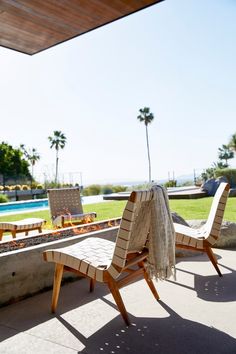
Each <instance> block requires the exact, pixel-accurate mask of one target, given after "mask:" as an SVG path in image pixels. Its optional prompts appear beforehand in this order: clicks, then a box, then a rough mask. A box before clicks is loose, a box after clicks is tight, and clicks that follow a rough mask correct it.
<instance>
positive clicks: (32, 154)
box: [20, 144, 40, 180]
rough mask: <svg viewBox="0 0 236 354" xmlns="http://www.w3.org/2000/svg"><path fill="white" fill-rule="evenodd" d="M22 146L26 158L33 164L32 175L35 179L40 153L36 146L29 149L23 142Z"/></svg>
mask: <svg viewBox="0 0 236 354" xmlns="http://www.w3.org/2000/svg"><path fill="white" fill-rule="evenodd" d="M20 148H21V150H22V151H23V153H24V155H25V157H26V159H27V160H28V161H29V162H30V164H31V176H32V180H33V179H34V165H35V163H36V162H37V161H38V160H39V159H40V155H39V153H38V152H37V150H36V149H35V148H32V150H31V149H29V150H27V149H26V148H25V145H24V144H21V145H20Z"/></svg>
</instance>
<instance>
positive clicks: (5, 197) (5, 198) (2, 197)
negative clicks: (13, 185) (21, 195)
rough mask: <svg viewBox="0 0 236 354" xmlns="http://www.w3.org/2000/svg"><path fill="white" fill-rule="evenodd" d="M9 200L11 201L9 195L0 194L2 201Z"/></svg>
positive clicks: (0, 201) (0, 200)
mask: <svg viewBox="0 0 236 354" xmlns="http://www.w3.org/2000/svg"><path fill="white" fill-rule="evenodd" d="M7 202H9V199H8V197H7V195H5V194H0V203H7Z"/></svg>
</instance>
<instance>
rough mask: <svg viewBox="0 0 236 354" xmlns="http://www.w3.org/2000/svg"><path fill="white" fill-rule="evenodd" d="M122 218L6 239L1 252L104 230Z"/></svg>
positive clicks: (1, 246) (116, 223)
mask: <svg viewBox="0 0 236 354" xmlns="http://www.w3.org/2000/svg"><path fill="white" fill-rule="evenodd" d="M120 220H121V218H116V219H110V220H103V221H96V222H93V223H89V224H82V225H77V226H71V227H67V228H64V229H57V230H53V231H51V232H47V233H42V234H37V235H35V236H31V237H28V236H26V237H22V238H19V239H15V240H10V241H6V242H3V243H1V244H0V253H4V252H10V251H15V250H19V249H21V248H27V247H32V246H36V245H40V244H42V243H46V242H53V241H56V240H62V239H66V238H69V237H72V236H77V235H83V234H87V233H90V232H92V231H99V230H104V229H107V228H109V227H114V226H119V225H120Z"/></svg>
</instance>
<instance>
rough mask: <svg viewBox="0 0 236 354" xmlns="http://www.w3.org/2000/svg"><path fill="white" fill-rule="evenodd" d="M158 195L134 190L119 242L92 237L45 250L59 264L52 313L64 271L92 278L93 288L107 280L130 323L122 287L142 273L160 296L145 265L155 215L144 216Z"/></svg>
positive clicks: (122, 220) (47, 257)
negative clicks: (69, 244)
mask: <svg viewBox="0 0 236 354" xmlns="http://www.w3.org/2000/svg"><path fill="white" fill-rule="evenodd" d="M154 198H156V192H155V191H152V190H149V191H137V192H132V193H131V195H130V197H129V200H128V202H127V205H126V207H125V209H124V212H123V216H122V219H121V224H120V227H119V229H118V234H117V239H116V242H115V243H114V242H112V241H108V240H105V239H102V238H96V237H91V238H87V239H86V240H84V241H81V242H79V243H77V244H74V245H72V246H68V247H65V248H61V249H54V250H47V251H45V252H44V260H46V261H48V262H55V263H56V265H55V275H54V286H53V295H52V306H51V309H52V312H55V310H56V307H57V303H58V297H59V291H60V286H61V279H62V274H63V271H72V272H75V273H77V274H79V275H81V276H84V277H87V278H89V279H90V291H92V290H93V288H94V282H95V281H99V282H103V283H106V284H107V285H108V288H109V289H110V291H111V293H112V295H113V297H114V300H115V302H116V304H117V307H118V309H119V311H120V313H121V315H122V317H123V319H124V321H125V323H126V324H127V325H129V324H130V321H129V318H128V314H127V311H126V309H125V306H124V303H123V300H122V298H121V295H120V291H119V289H120V288H122V287H123V286H125V285H127V284H128V283H129V282H131V281H133V280H134V279H135V278H136V277H137V276H141V275H142V276H143V277H144V279H145V280H146V282H147V285H148V286H149V288H150V290H151V292H152V294H153V295H154V297H155V299H157V300H158V299H159V295H158V293H157V291H156V289H155V286H154V284H153V282H152V280H151V279H150V278H149V276H148V273H147V270H146V268H145V264H146V261H147V257H148V248H147V239H148V235H149V230H150V220H151V218H150V217H148V218H144V217H143V215H144V211H145V210H146V209H145V208H148V207H149V206H150V201H151V200H152V199H154ZM149 210H150V209H149ZM125 273H126V275H124V274H125Z"/></svg>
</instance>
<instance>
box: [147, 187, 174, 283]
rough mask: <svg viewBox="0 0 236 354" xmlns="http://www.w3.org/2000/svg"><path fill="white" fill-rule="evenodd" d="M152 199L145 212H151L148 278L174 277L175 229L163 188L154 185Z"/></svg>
mask: <svg viewBox="0 0 236 354" xmlns="http://www.w3.org/2000/svg"><path fill="white" fill-rule="evenodd" d="M152 190H153V191H154V199H153V200H152V201H151V205H150V208H147V209H146V210H147V212H149V213H151V225H150V233H149V239H148V249H149V253H148V258H147V272H148V274H149V277H150V278H156V279H168V278H169V277H170V276H174V278H175V230H174V226H173V221H172V216H171V213H170V208H169V200H168V196H167V191H166V189H165V188H163V187H161V186H159V185H154V186H153V187H152Z"/></svg>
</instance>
